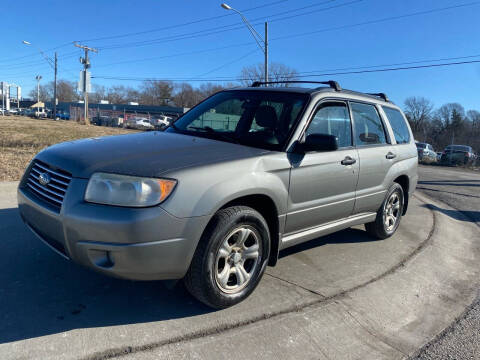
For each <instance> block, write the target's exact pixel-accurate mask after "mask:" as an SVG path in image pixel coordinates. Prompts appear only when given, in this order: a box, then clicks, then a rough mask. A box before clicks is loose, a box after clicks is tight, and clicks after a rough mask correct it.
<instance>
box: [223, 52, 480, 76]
mask: <svg viewBox="0 0 480 360" xmlns="http://www.w3.org/2000/svg"><path fill="white" fill-rule="evenodd" d="M478 57H480V54H476V55H466V56H456V57H443V58H437V59H423V60H414V61H406V62H397V63H392V64H378V65H362V66H354V67H344V68H334V69H322V70H311V71H301V72H298V73H297V74H298V75H308V74H317V73H319V72H332V71H349V70H361V69H374V68H378V67H386V66H388V67H391V66H399V65H412V64H420V63H430V62H438V61H449V60H461V59H471V58H478ZM222 78H226V79H228V80H230V77H217V79H218V80H221V79H222Z"/></svg>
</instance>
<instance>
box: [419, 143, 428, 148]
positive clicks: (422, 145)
mask: <svg viewBox="0 0 480 360" xmlns="http://www.w3.org/2000/svg"><path fill="white" fill-rule="evenodd" d="M426 147H427V144H424V143H417V149H425V148H426Z"/></svg>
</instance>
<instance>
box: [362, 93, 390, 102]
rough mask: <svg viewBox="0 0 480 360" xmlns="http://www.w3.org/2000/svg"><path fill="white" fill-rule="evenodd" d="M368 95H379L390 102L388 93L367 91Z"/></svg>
mask: <svg viewBox="0 0 480 360" xmlns="http://www.w3.org/2000/svg"><path fill="white" fill-rule="evenodd" d="M367 95H372V96H378V97H380V98H382V99H383V100H385V101H386V102H390V99H389V98H388V96H387V94H385V93H367Z"/></svg>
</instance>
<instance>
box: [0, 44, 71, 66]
mask: <svg viewBox="0 0 480 360" xmlns="http://www.w3.org/2000/svg"><path fill="white" fill-rule="evenodd" d="M69 45H72V42H71V41H70V42H68V43H64V44H60V45H57V46H55V47H53V48H49V49H46V50H45V52H49V51H53V50H57V49H60V48H62V47H66V46H69ZM36 55H37V53H36V52H35V53H31V54H29V55H23V56H16V57H13V58H7V59H3V60H1V61H0V64H2V63H4V62H10V61H15V60H18V59H25V58H29V57H33V56H36Z"/></svg>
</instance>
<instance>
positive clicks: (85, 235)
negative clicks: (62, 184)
mask: <svg viewBox="0 0 480 360" xmlns="http://www.w3.org/2000/svg"><path fill="white" fill-rule="evenodd" d="M87 182H88V180H85V179H78V178H72V180H71V182H70V185H69V188H68V190H67V193H66V195H65V200H64V202H63V204H62V207H61V209H60V212H58V210H57V209H54V208H52V207H50V206H49V205H48V204H46V203H45V202H43V201H42V200H41V199H39V198H37V197H36V196H35V195H34V194H32V193H31V192H30V191H29V190H28V189H26V188H25V187H23V186H22V183H21V184H20V186H19V189H18V207H19V211H20V214H21V216H22V219H23V221H24V222H25V223H26V224H27V225H28V227H29V228H30V229H31V230H32V231H33V232H34V233H35V234H36V235H37V236H38V237H39V238H40V239H41V240H42V241H44V242H45V243H47V244H48V245H49V246H50V247H51V248H53V249H54V250H55V251H56V252H58V253H60V254H61V255H62V256H64V257H66V258H69V259H72V260H73V261H75V262H76V263H79V264H81V265H83V266H86V267H88V268H91V269H93V270H96V271H98V272H101V273H104V274H107V275H110V276H115V277H120V278H125V279H133V280H161V279H179V278H182V277H183V276H184V275H185V273H186V272H187V270H188V267H189V266H190V261H191V259H192V257H193V254H194V252H195V249H196V246H197V243H198V241H199V239H200V237H201V234H202V232H203V229H204V228H205V226H206V225H207V223H208V220H209V216H202V217H192V218H177V217H174V216H173V215H170V214H169V213H168V212H166V211H165V210H164V209H162V208H161V207H160V206H154V207H150V208H140V209H139V208H122V207H114V206H106V205H97V204H91V203H87V202H85V201H84V200H83V197H84V194H85V189H86V186H87Z"/></svg>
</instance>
